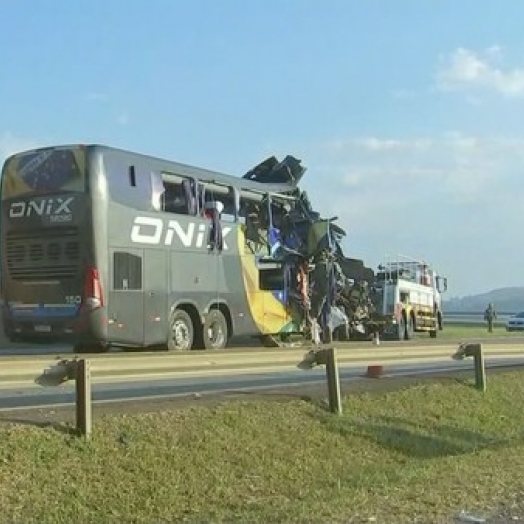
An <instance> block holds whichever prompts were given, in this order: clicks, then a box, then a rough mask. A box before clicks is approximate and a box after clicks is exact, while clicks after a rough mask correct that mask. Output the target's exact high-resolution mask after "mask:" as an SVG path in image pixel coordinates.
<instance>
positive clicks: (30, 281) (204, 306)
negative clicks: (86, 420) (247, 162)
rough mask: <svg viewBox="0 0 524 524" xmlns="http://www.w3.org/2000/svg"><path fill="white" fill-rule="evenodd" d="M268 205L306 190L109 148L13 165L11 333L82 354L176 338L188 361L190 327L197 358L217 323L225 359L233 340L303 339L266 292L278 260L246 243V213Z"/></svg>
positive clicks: (28, 155) (8, 174) (18, 158)
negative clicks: (265, 271) (269, 263)
mask: <svg viewBox="0 0 524 524" xmlns="http://www.w3.org/2000/svg"><path fill="white" fill-rule="evenodd" d="M184 181H185V182H184ZM183 184H186V186H184V185H183ZM190 186H191V187H192V188H193V189H194V188H195V187H200V186H201V187H202V188H205V199H204V198H199V194H198V193H196V194H193V193H191V195H192V196H196V198H195V200H193V201H192V202H191V203H192V206H189V203H188V198H187V197H188V193H187V192H186V193H184V190H188V188H189V187H190ZM202 194H203V193H202ZM268 194H271V195H273V198H274V199H275V200H279V199H280V200H281V201H282V202H285V201H286V199H293V198H294V194H295V186H294V185H293V184H292V183H282V184H280V183H277V184H275V183H262V182H258V181H252V180H248V179H245V178H244V179H242V178H239V177H233V176H229V175H224V174H220V173H215V172H212V171H207V170H203V169H198V168H195V167H191V166H187V165H183V164H178V163H174V162H169V161H166V160H161V159H157V158H153V157H149V156H145V155H140V154H136V153H132V152H128V151H123V150H118V149H115V148H109V147H105V146H98V145H89V146H78V145H73V146H59V147H53V148H43V149H39V150H34V151H29V152H25V153H20V154H18V155H14V156H12V157H10V158H9V159H7V161H6V162H5V165H4V168H3V173H2V216H1V227H0V229H1V241H2V250H1V261H2V296H3V299H4V306H3V320H4V329H5V332H6V335H7V336H8V337H10V338H12V339H17V338H21V339H23V338H29V337H35V336H36V337H51V338H53V339H56V340H72V341H73V342H74V343H75V344H77V348H78V350H84V349H89V350H94V349H96V348H98V349H105V348H107V347H108V346H109V345H111V344H116V345H119V344H120V345H124V346H139V347H147V346H156V345H161V346H164V347H165V346H166V344H168V342H169V341H170V340H171V346H170V347H171V348H175V349H176V346H177V343H178V342H180V341H178V342H177V341H176V340H175V341H174V342H173V336H174V335H173V330H174V328H175V327H176V326H179V327H180V331H179V332H177V336H180V337H182V338H184V336H185V335H187V329H192V330H193V332H192V333H191V337H190V345H191V346H196V345H198V344H200V345H204V346H205V347H209V346H210V345H211V346H212V345H213V342H212V340H211V341H210V338H212V337H211V335H210V336H206V333H205V329H211V327H212V326H211V325H207V324H206V319H207V318H208V317H209V318H210V317H211V316H213V315H212V314H211V313H213V312H214V317H213V318H215V320H216V318H218V319H219V320H220V319H224V320H225V322H226V323H227V333H226V335H227V337H226V340H225V341H222V340H220V341H218V342H216V345H218V346H219V347H223V346H224V345H225V343H227V340H229V338H230V337H231V336H233V335H238V336H245V335H257V334H263V333H265V332H266V333H278V332H280V331H282V330H284V329H287V330H289V329H292V327H290V326H291V325H292V319H291V317H290V315H289V313H288V311H287V310H286V308H285V307H284V305H283V303H282V301H281V300H279V299H278V297H277V294H276V293H275V291H274V290H273V291H272V290H261V289H260V283H259V280H258V278H259V277H258V270H257V262H256V259H257V256H258V255H260V254H263V253H264V252H265V251H264V250H265V249H266V248H265V247H260V246H258V247H255V248H254V249H253V248H252V247H251V248H250V249H248V247H247V243H246V242H247V241H246V229H245V216H242V210H243V209H244V208H245V206H246V205H248V204H256V203H260V202H261V201H262V200H263V199H264V196H265V195H268ZM216 202H221V203H222V204H223V205H224V206H225V208H224V210H223V214H222V216H221V219H220V220H219V221H214V222H213V220H212V218H209V216H204V208H206V209H207V204H210V203H211V204H216ZM195 206H196V207H195ZM211 207H213V206H211ZM213 228H215V237H216V228H218V229H219V230H220V233H221V239H220V238H218V237H216V238H211V236H212V232H213ZM219 236H220V235H219ZM215 240H221V245H220V246H219V247H217V246H214V242H215ZM257 249H258V251H257ZM257 253H258V255H257ZM276 287H277V288H278V285H276ZM180 311H183V312H185V316H184V315H182V317H180V315H178V316H177V312H180ZM217 311H218V312H219V313H216V312H217ZM268 315H269V317H271V318H269V320H268ZM175 317H176V319H179V318H182V319H184V318H185V319H187V318H190V320H191V324H192V325H191V326H187V325H186V326H185V325H184V322H182V323H181V324H177V322H176V321H175ZM186 324H187V322H186ZM219 324H220V322H219ZM184 330H186V331H184ZM203 330H204V332H203ZM175 338H176V337H175ZM180 344H182V346H183V343H182V342H180ZM168 346H169V344H168ZM185 349H189V348H187V347H186V348H185Z"/></svg>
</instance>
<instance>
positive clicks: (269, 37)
mask: <svg viewBox="0 0 524 524" xmlns="http://www.w3.org/2000/svg"><path fill="white" fill-rule="evenodd" d="M0 21H1V26H2V30H1V31H0V66H1V72H0V78H1V81H0V161H3V159H4V158H5V157H6V155H8V154H10V153H12V152H15V151H19V150H21V149H26V148H30V147H33V146H41V145H48V144H59V143H73V142H81V143H92V142H96V143H103V144H107V145H112V146H116V147H121V148H125V149H131V150H134V151H137V152H141V153H146V154H151V155H155V156H161V157H165V158H168V159H172V160H177V161H181V162H185V163H190V164H194V165H197V166H200V167H206V168H210V169H214V170H219V171H224V172H228V173H231V174H235V175H242V174H244V173H245V172H246V171H247V170H249V169H250V168H251V167H253V166H254V165H256V164H257V163H259V162H260V161H262V160H264V159H265V158H267V157H268V156H270V155H273V154H274V155H276V156H277V157H278V158H282V157H283V156H285V155H286V154H292V155H294V156H297V157H298V158H300V159H302V161H303V162H304V163H305V164H306V165H307V166H308V172H307V173H306V176H305V178H304V188H305V189H307V190H308V193H309V196H310V199H311V200H312V202H313V205H314V207H315V208H316V209H317V210H318V211H320V212H321V213H322V214H323V215H324V216H326V217H327V216H334V215H336V216H338V217H339V223H340V225H342V226H343V227H344V228H345V229H346V230H347V233H348V236H347V239H346V241H345V245H344V248H345V252H346V254H347V255H348V256H351V257H356V258H363V259H364V260H365V262H366V263H367V265H371V266H372V267H376V265H377V264H378V263H380V262H381V260H383V258H384V257H385V256H386V255H390V256H392V255H395V254H397V253H401V254H404V255H409V256H412V257H417V258H424V259H427V260H428V261H429V262H430V263H432V264H433V265H434V266H436V267H437V269H439V270H440V271H441V272H442V273H444V274H446V275H447V276H448V277H449V287H450V290H449V294H448V297H449V296H462V295H465V294H470V293H477V292H483V291H488V290H490V289H493V288H497V287H502V286H512V285H524V272H523V269H522V268H523V265H522V260H523V259H524V242H523V241H522V239H523V237H524V233H523V230H524V227H523V226H524V213H523V207H524V198H523V193H524V173H523V170H524V36H523V35H524V34H523V32H522V23H523V21H524V3H522V2H517V1H514V0H498V1H496V2H493V1H487V0H462V1H460V2H459V1H456V0H453V1H452V0H426V1H418V2H417V1H414V0H411V1H404V0H382V1H378V0H365V1H360V2H357V1H356V0H355V1H351V0H315V1H313V0H184V1H182V0H148V1H146V0H142V1H138V0H89V1H84V2H72V1H66V0H55V1H53V2H45V1H43V0H32V1H29V0H17V1H11V0H0Z"/></svg>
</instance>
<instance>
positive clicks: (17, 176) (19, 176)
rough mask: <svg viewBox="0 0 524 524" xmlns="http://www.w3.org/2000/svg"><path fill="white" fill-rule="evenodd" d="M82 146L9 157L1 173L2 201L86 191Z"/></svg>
mask: <svg viewBox="0 0 524 524" xmlns="http://www.w3.org/2000/svg"><path fill="white" fill-rule="evenodd" d="M86 178H87V177H86V155H85V150H84V149H82V148H47V149H38V150H35V151H29V152H26V153H21V154H19V155H15V156H12V157H11V158H9V159H8V160H7V162H6V164H5V165H4V169H3V172H2V200H7V199H9V198H13V197H20V196H35V195H45V194H50V193H63V192H75V193H82V192H85V190H86Z"/></svg>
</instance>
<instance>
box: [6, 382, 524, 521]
mask: <svg viewBox="0 0 524 524" xmlns="http://www.w3.org/2000/svg"><path fill="white" fill-rule="evenodd" d="M523 378H524V377H523V374H522V373H518V372H514V373H508V374H504V375H502V374H497V375H494V376H491V377H490V378H489V382H488V392H487V393H485V394H482V393H480V392H478V391H476V390H475V389H473V388H472V387H470V386H469V385H464V384H461V383H458V382H457V381H451V380H449V381H448V382H447V383H442V382H440V383H437V382H423V383H421V384H419V385H417V386H416V387H412V388H409V389H408V388H406V389H403V390H400V391H394V392H388V393H384V392H382V393H377V392H367V393H366V392H364V393H363V392H360V393H358V394H354V395H351V396H349V397H348V398H346V399H345V401H344V413H345V415H343V416H341V417H336V416H334V415H331V414H329V413H327V412H326V411H325V410H324V409H323V408H322V407H321V406H319V405H316V404H315V403H312V402H306V401H300V400H291V401H276V400H273V401H271V400H256V401H255V400H253V401H228V402H224V403H222V404H219V405H215V406H205V405H201V406H196V407H183V408H180V409H179V410H176V411H166V412H158V413H150V414H144V413H142V414H140V413H139V414H134V415H126V414H115V415H112V414H106V415H103V416H98V417H95V422H94V430H95V432H94V435H93V439H92V440H91V441H90V442H85V441H84V440H82V439H78V438H76V437H74V436H72V435H71V434H69V432H68V429H69V428H68V427H66V426H58V427H48V428H43V429H42V428H36V427H32V426H29V425H15V424H12V423H4V424H2V425H0V442H1V444H0V478H1V479H2V482H1V484H0V507H1V508H2V509H1V512H0V521H1V522H39V523H45V522H50V523H51V522H53V523H57V522H64V523H65V522H68V523H69V522H79V523H80V522H81V523H85V522H100V523H106V522H175V521H177V522H179V521H192V522H194V521H199V522H203V521H208V522H209V521H215V522H216V521H228V522H231V521H243V522H282V521H287V522H298V521H301V522H305V521H309V522H312V521H313V522H327V521H330V522H362V521H367V519H369V518H376V519H377V521H378V522H404V523H405V522H413V521H414V520H415V519H416V518H419V519H421V521H423V522H436V521H439V522H451V521H452V517H455V516H456V515H457V514H458V513H459V512H460V510H461V509H463V508H464V509H467V510H470V511H476V512H477V513H478V512H480V513H481V514H482V513H483V514H485V512H487V511H489V508H490V507H496V506H498V505H499V504H501V503H504V502H507V501H509V500H511V499H512V498H513V496H515V495H516V494H519V493H521V492H522V490H524V410H523V409H522V404H523V402H524V380H523ZM438 519H440V520H438ZM419 521H420V520H419Z"/></svg>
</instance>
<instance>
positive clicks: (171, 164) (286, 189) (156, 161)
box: [6, 144, 305, 196]
mask: <svg viewBox="0 0 524 524" xmlns="http://www.w3.org/2000/svg"><path fill="white" fill-rule="evenodd" d="M76 148H86V149H87V150H88V151H92V152H93V153H94V154H96V153H101V154H104V153H105V152H109V153H110V152H113V153H117V154H120V155H125V156H128V157H129V161H130V163H131V162H132V161H133V160H132V158H133V157H134V158H136V159H137V160H138V159H140V160H142V161H147V162H149V163H151V164H153V165H154V169H155V170H158V171H163V172H164V173H166V174H176V175H184V176H187V177H193V178H196V179H198V180H201V181H203V182H210V183H212V182H215V183H218V184H223V185H227V186H231V187H234V188H237V189H239V190H247V191H253V192H256V193H263V194H268V193H269V194H275V195H290V196H291V195H295V194H296V191H297V184H296V183H284V184H276V183H266V182H260V181H254V180H248V179H246V178H242V177H241V176H234V175H229V174H225V173H220V172H218V171H213V170H210V169H205V168H201V167H196V166H192V165H189V164H184V163H181V162H175V161H172V160H167V159H164V158H160V157H154V156H151V155H146V154H143V153H136V152H134V151H129V150H125V149H120V148H116V147H111V146H106V145H103V144H56V145H50V146H44V147H40V148H35V149H30V150H26V151H20V152H18V153H15V154H13V155H11V156H10V157H8V158H7V159H6V163H7V162H9V160H10V159H12V158H14V157H17V156H20V155H25V154H27V153H32V152H36V151H44V150H46V149H76ZM303 170H304V171H305V168H303ZM247 172H249V171H247Z"/></svg>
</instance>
